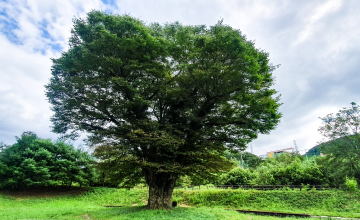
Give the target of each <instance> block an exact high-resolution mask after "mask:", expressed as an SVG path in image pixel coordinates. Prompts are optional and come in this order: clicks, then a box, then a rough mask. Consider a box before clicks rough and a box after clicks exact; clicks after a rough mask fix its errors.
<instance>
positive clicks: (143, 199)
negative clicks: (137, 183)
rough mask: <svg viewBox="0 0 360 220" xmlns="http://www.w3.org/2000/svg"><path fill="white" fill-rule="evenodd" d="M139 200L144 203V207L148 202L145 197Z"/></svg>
mask: <svg viewBox="0 0 360 220" xmlns="http://www.w3.org/2000/svg"><path fill="white" fill-rule="evenodd" d="M141 200H142V201H144V202H145V205H147V204H148V200H146V199H145V197H142V198H141Z"/></svg>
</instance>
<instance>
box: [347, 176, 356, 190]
mask: <svg viewBox="0 0 360 220" xmlns="http://www.w3.org/2000/svg"><path fill="white" fill-rule="evenodd" d="M345 185H346V188H347V189H348V190H349V191H351V192H355V191H356V190H357V181H356V180H355V179H354V178H346V181H345Z"/></svg>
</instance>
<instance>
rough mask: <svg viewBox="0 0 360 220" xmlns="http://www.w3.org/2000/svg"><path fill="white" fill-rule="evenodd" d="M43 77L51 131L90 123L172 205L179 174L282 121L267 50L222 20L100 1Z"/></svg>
mask: <svg viewBox="0 0 360 220" xmlns="http://www.w3.org/2000/svg"><path fill="white" fill-rule="evenodd" d="M69 45H70V47H69V49H68V51H66V52H63V53H62V55H61V57H60V58H58V59H53V60H52V61H53V66H52V77H51V79H50V83H49V84H48V85H47V86H46V88H47V97H48V99H49V101H50V103H51V104H52V106H53V107H52V109H53V111H54V112H55V115H54V116H53V117H52V119H51V120H52V122H53V131H54V132H56V133H63V134H65V135H67V136H70V137H77V136H78V132H81V131H82V132H87V133H88V134H90V135H89V137H88V140H89V143H91V144H92V145H93V146H94V147H95V155H96V156H98V157H99V158H100V161H101V163H102V165H103V167H107V169H109V170H111V171H113V172H112V174H113V175H112V176H116V175H118V178H122V179H127V180H129V179H136V178H137V177H138V176H139V175H143V176H144V177H145V181H146V183H147V184H148V185H149V201H148V206H149V207H150V208H152V209H158V208H168V207H170V206H171V196H172V192H173V189H174V186H175V182H176V180H177V178H179V176H182V175H190V176H194V175H196V176H201V177H204V178H206V177H210V176H211V175H212V174H213V173H218V172H222V171H225V170H227V169H229V168H230V167H231V163H230V162H229V161H228V160H226V158H225V157H223V152H224V151H225V150H226V149H230V150H233V149H238V150H239V149H240V150H241V149H244V148H245V145H246V144H247V143H249V142H250V141H251V140H253V139H255V138H256V137H257V134H258V133H268V132H270V131H271V130H272V129H274V128H275V126H276V125H277V123H278V122H279V119H280V117H281V114H280V113H279V112H278V108H279V105H280V103H279V98H278V97H275V94H276V91H275V90H274V89H271V88H270V87H271V86H272V85H273V82H274V79H273V76H272V71H273V70H274V69H275V68H276V67H275V66H273V65H271V64H269V55H268V53H266V52H264V51H262V50H260V49H256V48H255V47H254V43H253V42H252V41H249V40H247V39H246V37H245V36H244V35H243V34H241V32H240V31H239V30H235V29H233V28H231V27H229V26H227V25H224V24H223V23H222V22H221V21H220V22H218V23H217V24H216V25H214V26H210V27H206V26H204V25H199V26H184V25H181V24H180V23H177V22H175V23H169V24H165V25H159V24H157V23H153V24H148V25H146V24H145V23H144V22H141V21H140V20H138V19H135V18H133V17H130V16H128V15H123V16H119V15H110V14H106V13H103V12H99V11H92V12H90V13H88V15H87V17H86V18H85V19H82V18H77V19H74V27H73V29H72V36H71V38H70V44H69Z"/></svg>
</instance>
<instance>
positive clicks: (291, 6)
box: [0, 0, 360, 155]
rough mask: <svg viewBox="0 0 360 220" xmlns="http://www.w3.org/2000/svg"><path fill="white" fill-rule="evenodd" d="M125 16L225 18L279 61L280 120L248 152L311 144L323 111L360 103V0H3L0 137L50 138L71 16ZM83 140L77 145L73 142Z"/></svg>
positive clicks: (193, 20)
mask: <svg viewBox="0 0 360 220" xmlns="http://www.w3.org/2000/svg"><path fill="white" fill-rule="evenodd" d="M93 9H95V10H102V11H106V12H108V13H113V14H125V13H126V14H130V15H131V16H133V17H136V18H139V19H141V20H142V21H144V22H147V23H150V22H158V23H166V22H174V21H179V22H181V23H182V24H184V25H199V24H205V25H208V26H210V25H214V24H216V23H217V21H218V20H221V19H223V20H224V24H228V25H230V26H231V27H233V28H236V29H240V30H241V31H242V33H244V34H245V35H246V36H247V38H248V39H249V40H252V41H254V42H255V46H256V47H257V48H261V49H264V50H265V51H267V52H268V53H269V54H270V61H271V63H273V64H274V65H278V64H280V67H279V68H278V69H276V70H275V71H274V73H273V74H274V76H275V78H276V81H275V85H274V86H273V88H274V89H276V90H277V91H278V94H281V103H283V104H282V106H281V107H280V112H282V114H283V117H282V118H281V121H280V123H279V125H278V126H277V127H276V129H275V130H273V131H272V132H271V133H270V134H267V135H264V134H260V135H259V138H258V139H257V140H254V141H253V142H252V146H253V152H254V153H255V154H257V155H263V154H265V153H266V152H268V151H273V150H278V149H283V148H289V147H293V146H294V140H296V143H297V146H298V149H299V150H305V149H310V148H312V147H313V146H315V145H316V144H317V142H318V141H320V140H321V139H322V137H321V135H320V133H319V132H318V128H319V126H320V125H321V120H320V119H319V117H324V116H326V115H327V114H329V113H335V112H337V111H338V110H339V109H341V108H342V107H350V103H351V102H356V103H358V104H360V100H359V92H360V89H359V85H360V76H359V70H360V37H359V36H360V1H358V0H346V1H339V0H327V1H325V0H317V1H312V0H303V1H285V0H273V1H268V0H237V1H235V0H226V1H225V0H222V1H221V0H191V1H190V0H182V1H180V0H156V1H155V0H131V1H130V0H113V1H112V0H103V1H101V0H54V1H48V0H29V1H27V0H1V1H0V142H3V143H5V144H13V143H15V141H16V139H15V136H20V135H21V134H22V132H24V131H33V132H35V133H36V134H37V135H38V136H39V137H41V138H51V139H54V140H55V139H56V138H57V137H58V135H57V134H54V133H52V132H51V122H50V117H51V116H52V115H53V112H52V111H51V109H50V104H49V103H48V101H47V100H46V96H45V88H44V85H46V84H47V83H48V81H49V78H50V77H51V64H52V63H51V60H50V59H51V58H58V57H59V56H61V51H67V49H68V39H69V37H70V30H71V27H72V19H73V18H74V17H75V16H76V17H85V16H86V13H87V12H89V11H90V10H93ZM75 144H77V145H79V144H81V141H77V142H75Z"/></svg>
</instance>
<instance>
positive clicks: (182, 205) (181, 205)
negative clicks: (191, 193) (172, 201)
mask: <svg viewBox="0 0 360 220" xmlns="http://www.w3.org/2000/svg"><path fill="white" fill-rule="evenodd" d="M179 206H180V207H190V206H188V205H186V204H184V203H181V204H180V205H179Z"/></svg>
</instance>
